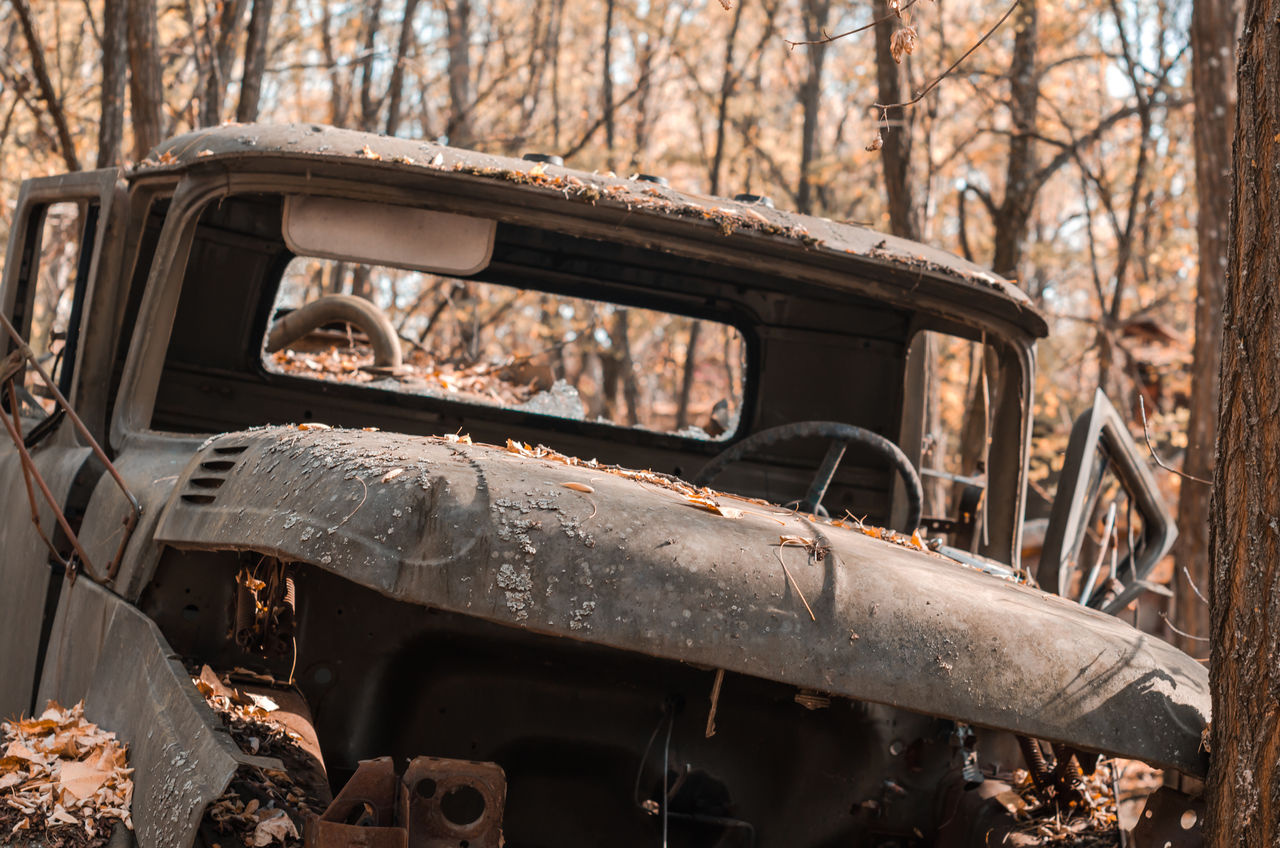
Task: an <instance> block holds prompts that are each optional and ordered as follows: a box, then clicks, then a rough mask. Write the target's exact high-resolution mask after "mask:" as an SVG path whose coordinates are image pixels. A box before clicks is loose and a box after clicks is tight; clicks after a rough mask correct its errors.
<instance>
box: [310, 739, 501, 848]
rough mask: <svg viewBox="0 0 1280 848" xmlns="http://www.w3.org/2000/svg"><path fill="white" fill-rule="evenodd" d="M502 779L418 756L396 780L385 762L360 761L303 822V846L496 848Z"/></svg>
mask: <svg viewBox="0 0 1280 848" xmlns="http://www.w3.org/2000/svg"><path fill="white" fill-rule="evenodd" d="M506 803H507V778H506V775H505V774H504V773H503V771H502V768H501V767H499V766H498V765H497V764H496V763H477V762H472V761H470V760H445V759H439V758H436V757H417V758H416V759H414V760H412V761H411V762H410V763H409V767H408V768H407V769H406V770H405V773H404V777H403V778H397V777H396V773H395V768H394V766H393V765H392V763H391V758H390V757H379V758H378V759H376V760H363V761H361V763H360V766H359V767H358V768H357V769H356V772H355V774H353V775H352V776H351V779H350V780H348V781H347V785H346V786H344V787H343V788H342V791H341V792H339V793H338V797H337V798H335V799H334V800H333V803H332V804H330V805H329V809H327V810H325V812H324V815H322V816H320V817H319V818H313V819H310V820H308V822H307V825H306V832H305V837H306V842H305V844H306V846H307V848H346V846H363V848H456V846H458V845H467V846H469V848H501V845H502V813H503V810H504V808H505V807H506Z"/></svg>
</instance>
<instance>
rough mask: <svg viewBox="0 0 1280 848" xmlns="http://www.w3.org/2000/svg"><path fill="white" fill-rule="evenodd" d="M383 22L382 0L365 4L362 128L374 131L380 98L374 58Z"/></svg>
mask: <svg viewBox="0 0 1280 848" xmlns="http://www.w3.org/2000/svg"><path fill="white" fill-rule="evenodd" d="M381 23H382V0H371V2H369V3H366V4H365V15H364V47H363V50H362V53H363V58H362V59H361V61H360V129H362V130H364V131H365V132H372V131H373V130H375V129H377V124H378V111H379V110H380V109H381V108H382V103H381V101H380V100H375V99H374V96H373V60H374V53H375V51H376V48H377V45H378V29H379V28H380V26H381Z"/></svg>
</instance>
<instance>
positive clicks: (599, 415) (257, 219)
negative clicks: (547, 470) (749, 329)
mask: <svg viewBox="0 0 1280 848" xmlns="http://www.w3.org/2000/svg"><path fill="white" fill-rule="evenodd" d="M337 202H338V203H339V204H341V203H344V201H337ZM350 204H351V207H352V208H353V209H355V211H357V212H358V211H362V210H361V207H364V208H365V209H372V210H374V211H375V212H376V213H379V214H375V215H373V216H371V217H372V218H373V219H375V220H376V224H377V226H379V227H381V228H383V229H386V228H387V227H388V226H389V224H388V221H389V218H388V216H387V215H386V214H385V209H386V206H385V205H384V204H370V203H365V202H358V201H350ZM397 209H399V210H404V211H405V212H407V213H408V214H409V215H410V216H412V215H414V214H418V213H421V214H423V215H431V216H435V218H434V219H431V220H428V221H427V222H426V223H427V224H428V225H431V226H434V225H435V224H437V223H438V222H439V219H440V218H446V219H447V218H456V219H462V218H463V216H458V215H449V214H448V213H434V212H427V211H426V210H416V209H411V208H409V207H398V208H397ZM299 217H301V216H298V215H296V214H295V215H294V216H293V218H294V221H293V223H291V222H290V198H286V197H282V196H280V195H271V194H255V195H236V196H233V197H230V198H224V199H222V200H220V201H215V202H213V203H211V204H209V205H207V206H206V207H205V208H204V209H203V210H202V211H201V213H200V216H199V221H198V223H197V225H196V229H195V232H194V235H193V238H192V242H191V252H190V255H189V257H188V262H187V267H186V269H185V271H184V282H183V287H182V290H183V293H182V297H181V299H180V302H179V306H178V314H177V316H176V321H175V328H174V333H173V335H172V337H171V340H170V346H169V351H168V355H167V357H166V366H165V377H164V378H163V379H162V383H161V387H160V391H159V393H158V395H157V402H156V408H155V412H154V414H153V426H156V427H157V428H158V429H176V430H184V431H185V430H192V429H195V430H213V429H226V428H227V427H228V426H232V425H234V424H240V425H254V424H262V423H283V422H284V421H285V420H286V417H289V416H292V417H291V418H289V420H292V419H293V418H296V419H298V420H305V419H307V418H310V417H312V416H311V413H312V412H313V411H314V412H316V413H317V415H316V416H315V417H316V418H318V419H320V420H323V416H324V415H325V414H326V412H325V410H328V414H332V413H333V409H332V407H333V405H334V404H335V403H341V401H340V400H339V399H340V398H343V397H346V398H352V399H358V398H363V400H357V401H356V405H357V406H359V407H361V408H364V409H366V410H368V409H369V405H370V404H375V405H376V404H387V405H388V409H390V408H391V407H392V406H394V407H397V408H399V409H400V410H402V411H401V412H399V413H395V415H394V417H396V418H403V417H404V415H406V414H412V410H414V409H421V410H427V411H430V410H438V411H439V412H440V413H442V414H445V415H446V416H449V417H453V418H457V417H458V416H459V415H461V416H463V417H464V418H470V417H475V418H488V419H492V420H496V421H501V420H506V419H507V416H506V415H505V414H504V413H503V410H506V411H515V412H517V413H533V414H534V415H537V416H544V417H548V420H547V424H548V426H551V427H554V426H556V425H554V423H553V421H552V420H551V419H554V418H564V419H571V420H575V421H577V422H583V423H585V424H603V425H606V426H611V427H620V428H627V429H629V430H631V431H633V432H637V433H638V434H639V433H643V432H645V431H648V432H653V433H657V434H664V435H668V436H670V435H676V436H678V437H683V438H687V439H693V440H701V441H719V440H724V439H728V438H730V437H732V436H733V435H734V432H735V431H736V429H737V426H738V421H739V418H740V416H741V410H742V404H743V397H744V394H745V393H746V387H747V382H748V376H747V373H746V361H747V358H748V340H747V338H746V337H745V336H744V334H743V333H742V332H741V331H740V330H738V329H737V328H736V327H735V326H733V325H731V324H729V323H721V322H720V321H715V320H707V319H704V318H698V317H692V316H690V315H687V314H681V312H682V311H683V309H684V307H682V306H676V307H675V308H674V309H673V308H671V307H669V306H667V305H666V304H667V303H669V302H671V303H676V304H679V303H680V302H682V301H691V302H692V303H697V302H698V301H697V300H696V299H694V298H690V297H689V296H688V293H687V292H682V291H680V285H679V282H680V280H679V274H678V273H676V272H675V271H673V266H674V264H675V258H674V257H671V256H668V255H665V254H656V253H653V252H651V251H643V250H639V249H629V248H626V247H624V246H622V245H613V244H606V243H602V242H593V241H589V240H586V239H582V238H575V237H569V236H563V235H560V234H557V233H552V232H544V231H539V230H532V229H528V228H523V227H516V226H514V225H496V226H495V225H494V224H493V223H492V222H488V226H489V228H490V230H491V231H496V233H497V237H496V242H497V244H496V246H494V245H490V246H489V248H488V250H482V251H481V253H482V254H483V260H484V261H483V262H480V263H475V259H476V255H477V254H476V252H475V251H474V250H468V249H465V248H463V249H461V250H459V249H458V247H457V245H456V244H442V245H440V246H441V248H442V250H441V254H442V255H443V256H444V258H443V259H442V260H441V261H442V262H443V263H444V264H445V266H446V267H444V268H437V267H433V260H432V255H433V254H432V249H431V248H432V245H431V244H430V240H431V238H432V235H431V228H430V227H427V228H426V230H425V232H423V231H422V229H423V228H419V231H418V232H411V233H410V234H409V236H410V239H409V240H410V241H413V242H414V243H415V244H417V243H418V242H421V244H420V245H418V246H417V247H416V248H412V249H409V250H408V251H406V250H405V248H404V245H403V242H404V239H396V238H394V234H389V233H385V232H384V233H372V234H371V238H370V239H369V246H368V249H366V247H365V246H363V245H362V243H361V241H360V238H359V237H360V236H361V233H360V232H359V223H358V221H356V222H354V223H353V220H352V218H351V217H349V216H348V217H346V218H341V219H339V221H338V223H339V225H340V226H341V227H344V228H346V229H354V230H356V233H355V236H356V239H355V240H354V241H353V240H352V238H351V234H350V233H347V234H345V238H346V242H347V243H346V245H340V246H343V247H344V252H341V253H337V252H331V251H329V250H328V248H329V247H330V246H331V245H332V244H334V243H337V242H340V241H341V239H340V238H336V237H335V238H328V237H327V236H326V234H325V233H324V231H323V228H322V229H321V230H320V237H319V238H317V237H316V235H315V233H312V234H310V235H309V236H308V235H307V234H306V233H303V234H302V237H299V233H298V227H297V225H296V221H297V220H298V219H299ZM390 220H394V218H392V219H390ZM465 220H469V221H480V220H481V219H464V221H465ZM446 223H447V221H446ZM282 224H283V227H284V228H285V229H284V231H282ZM472 229H474V227H473V228H472ZM445 231H446V233H447V236H448V237H451V238H454V240H455V241H457V240H458V239H466V238H470V237H471V236H469V235H468V234H467V232H465V228H464V231H463V232H462V234H461V235H460V236H459V235H458V232H457V231H456V228H454V230H449V229H448V228H445ZM352 245H354V247H352ZM291 247H292V248H294V249H291ZM299 249H301V250H304V251H306V253H299ZM326 253H329V254H330V255H329V256H323V254H326ZM626 253H630V254H631V255H632V258H631V260H630V261H628V258H627V257H626V256H624V254H626ZM307 254H322V255H321V256H317V255H307ZM361 254H363V255H361ZM491 254H492V255H491ZM383 256H391V257H392V258H393V259H394V260H395V261H394V262H387V261H379V260H381V259H382V258H383ZM459 257H461V258H459ZM636 257H638V261H639V264H636V261H637V259H636ZM458 262H461V263H462V266H461V267H457V266H456V263H458ZM468 262H471V263H475V264H477V265H478V268H475V269H473V268H471V267H465V266H466V264H467V263H468ZM449 263H455V267H454V268H452V269H451V268H449V267H448V265H449ZM451 270H452V273H450V271H451ZM473 270H474V273H471V272H472V271H473ZM211 291H216V292H217V294H216V295H215V294H212V293H211ZM352 294H354V295H357V296H359V297H362V298H364V299H366V300H367V301H369V302H370V303H372V304H373V305H374V306H376V307H377V309H378V311H380V312H381V313H382V314H383V315H384V316H385V318H386V320H387V321H388V322H389V324H390V326H391V327H392V328H394V330H393V332H394V334H395V336H397V337H398V338H397V343H398V345H399V347H400V349H401V351H402V355H403V363H402V367H401V368H399V369H395V370H394V371H392V370H391V369H380V368H377V367H370V366H373V364H374V363H373V357H372V351H371V349H370V341H371V340H370V339H369V337H368V333H367V332H365V331H364V329H362V328H360V327H358V326H354V325H350V324H347V323H344V322H342V321H332V322H327V323H324V324H321V325H320V326H317V327H315V328H313V330H312V331H311V332H308V333H307V334H305V336H304V337H302V338H298V339H294V340H291V341H290V343H289V344H287V345H286V346H284V347H283V348H277V349H273V350H270V351H268V350H267V345H266V344H265V342H266V338H267V337H268V336H269V335H270V332H271V329H272V327H273V325H274V324H275V322H276V321H278V320H279V319H280V318H281V317H283V316H285V315H287V314H288V313H289V312H290V311H292V310H296V309H298V308H299V307H302V306H306V305H307V304H310V303H315V302H316V301H318V300H321V299H324V298H328V297H331V296H333V295H352ZM593 295H594V296H593ZM228 301H231V303H228ZM236 301H238V304H237V303H235V302H236ZM619 301H623V302H619ZM637 304H642V305H637ZM698 308H701V307H698ZM690 311H695V310H694V309H690ZM218 325H220V326H222V327H226V328H227V331H226V332H221V333H220V332H218V330H217V329H216V326H218ZM229 325H230V326H229ZM235 325H238V326H235ZM690 354H692V355H690ZM228 372H233V373H228ZM234 372H238V373H239V374H240V375H241V376H240V377H235V376H234ZM216 374H224V375H226V376H227V378H229V380H230V382H228V383H226V388H225V390H224V391H223V393H224V394H225V395H226V396H228V397H232V396H237V395H245V394H250V395H251V394H252V390H251V389H249V388H248V387H247V386H246V385H245V384H244V380H245V379H246V378H250V377H251V375H253V374H257V375H258V377H257V378H256V382H257V383H258V384H259V385H261V384H262V381H263V380H265V381H266V383H267V385H277V386H279V387H280V389H281V390H284V394H281V395H279V396H278V398H276V399H275V400H271V401H269V402H268V403H266V404H265V406H267V407H271V411H265V410H264V411H261V412H260V411H257V410H254V409H251V408H244V409H240V410H222V411H218V412H215V413H214V414H213V415H211V418H212V419H215V420H211V421H210V422H209V426H207V427H206V426H201V425H200V423H199V421H198V416H197V415H195V414H193V412H192V411H191V410H190V409H183V408H179V407H180V405H181V402H182V401H183V400H184V399H185V398H187V397H189V396H190V395H191V394H193V393H195V392H196V391H197V386H196V383H197V381H200V382H201V383H202V384H203V385H208V386H210V387H213V386H212V383H210V380H212V379H213V378H214V377H215V375H216ZM304 382H311V383H313V385H312V386H310V387H306V386H305V385H304ZM316 384H319V385H316ZM166 385H167V386H168V387H169V388H171V389H174V391H167V390H166ZM286 386H288V387H290V388H288V389H287V390H286ZM299 387H302V388H303V389H304V391H305V395H304V394H300V393H299V391H298V388H299ZM213 388H215V389H216V387H213ZM306 397H311V398H314V399H315V403H309V402H306V400H305V398H306ZM326 398H328V400H326ZM294 407H296V409H295V408H294ZM304 407H305V408H304ZM282 415H283V416H285V417H282ZM370 417H371V419H373V420H369V422H368V423H369V424H370V425H379V424H382V423H383V422H379V421H378V420H376V417H377V416H376V413H375V414H373V415H372V416H370ZM428 417H430V416H428ZM233 418H234V419H241V418H242V419H244V420H235V421H233V420H231V419H233ZM530 423H532V421H531V422H530ZM387 424H388V425H389V422H387ZM574 426H583V425H582V424H575V425H574Z"/></svg>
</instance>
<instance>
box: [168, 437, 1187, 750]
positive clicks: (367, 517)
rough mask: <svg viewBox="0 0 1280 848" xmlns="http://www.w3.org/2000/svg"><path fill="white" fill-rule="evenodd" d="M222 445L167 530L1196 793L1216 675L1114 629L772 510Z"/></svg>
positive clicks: (861, 535)
mask: <svg viewBox="0 0 1280 848" xmlns="http://www.w3.org/2000/svg"><path fill="white" fill-rule="evenodd" d="M312 427H313V428H314V429H312V428H307V425H303V427H301V428H300V427H269V428H262V429H255V430H249V431H244V432H239V433H229V434H225V435H222V436H219V437H216V438H214V439H211V440H209V441H208V442H206V443H205V444H204V445H203V446H202V447H201V448H200V450H199V451H198V452H197V453H196V455H195V456H194V457H193V458H192V460H191V462H190V463H189V464H188V465H187V467H186V469H185V470H184V471H183V473H182V475H181V477H180V478H179V480H178V483H177V486H176V488H175V490H174V494H173V496H172V498H171V499H170V501H169V503H168V504H167V505H166V507H165V511H164V514H163V515H162V516H161V517H160V520H159V523H158V525H157V528H156V532H155V539H156V541H158V542H161V543H164V544H168V545H172V546H174V547H178V548H186V549H206V550H207V549H236V550H254V551H258V552H261V553H264V554H268V555H271V556H275V557H279V558H280V559H283V560H286V561H295V562H307V563H311V564H313V565H315V566H318V567H320V568H323V569H326V570H329V571H331V572H334V573H335V574H339V575H341V576H343V577H345V578H347V579H349V580H352V581H354V582H356V583H359V584H362V585H364V586H367V587H369V588H372V589H374V590H376V591H378V592H381V593H383V594H385V595H387V596H390V597H393V598H396V599H399V600H403V601H407V602H411V603H416V604H422V605H425V606H430V607H435V608H439V609H444V610H449V611H453V612H458V613H462V614H466V615H473V616H476V617H479V618H483V619H487V620H490V621H494V622H498V623H501V624H506V625H510V626H514V627H520V628H525V629H528V630H530V631H535V632H538V633H543V634H550V635H554V636H563V637H568V638H573V639H581V640H586V641H590V642H593V643H597V644H600V645H607V646H610V647H613V648H618V649H621V650H627V651H636V652H641V653H645V654H651V655H654V656H659V657H665V658H669V659H673V660H679V661H683V662H688V663H692V664H697V665H700V666H704V667H709V668H722V669H725V670H726V671H730V672H738V673H741V674H747V675H752V676H756V677H762V678H767V679H770V680H775V681H778V682H782V683H788V684H792V685H795V686H797V687H801V688H805V689H814V690H818V691H821V692H825V693H829V694H832V695H837V696H844V697H848V698H853V699H858V700H865V701H873V702H878V703H882V704H888V705H892V706H895V707H900V708H903V709H908V710H912V711H916V712H922V713H927V714H930V715H936V716H942V717H946V718H951V719H956V720H959V721H966V722H971V723H973V724H977V725H982V726H987V727H994V728H1001V729H1007V730H1011V731H1015V732H1018V733H1023V734H1026V735H1029V736H1034V737H1038V738H1041V739H1047V740H1052V741H1057V742H1064V743H1068V744H1071V745H1074V746H1077V747H1080V748H1084V749H1088V750H1094V751H1100V752H1106V753H1110V754H1116V755H1120V756H1127V757H1134V758H1138V759H1142V760H1145V761H1147V762H1149V763H1152V764H1153V765H1159V766H1165V767H1173V768H1177V769H1179V770H1180V771H1183V772H1186V773H1189V774H1196V775H1200V774H1203V773H1204V771H1205V767H1206V755H1205V753H1204V752H1203V751H1202V750H1201V747H1200V734H1201V731H1202V730H1203V729H1204V727H1205V726H1206V723H1207V721H1208V718H1209V689H1208V675H1207V673H1206V671H1205V670H1204V669H1203V668H1202V667H1201V666H1200V665H1199V664H1198V663H1196V662H1195V661H1194V660H1193V659H1192V658H1190V657H1188V656H1187V655H1186V654H1184V653H1182V652H1181V651H1179V650H1177V649H1176V648H1174V647H1173V646H1171V645H1169V644H1167V643H1165V642H1163V641H1161V640H1159V639H1156V638H1154V637H1152V636H1149V635H1147V634H1144V633H1141V632H1139V631H1137V630H1135V629H1133V628H1132V627H1130V626H1129V625H1127V624H1125V623H1124V622H1122V621H1120V620H1118V619H1116V618H1113V617H1111V616H1106V615H1102V614H1101V613H1097V612H1094V611H1092V610H1088V609H1085V608H1083V607H1080V606H1079V605H1077V604H1074V603H1071V602H1069V601H1067V600H1065V599H1063V598H1060V597H1058V596H1055V595H1049V594H1046V593H1044V592H1041V591H1038V590H1036V589H1032V588H1029V587H1026V586H1022V585H1017V584H1015V583H1013V582H1010V581H1007V580H1004V579H1001V578H999V577H995V576H992V575H988V574H985V573H982V572H980V571H977V570H975V569H972V568H968V567H966V566H963V565H960V564H957V563H955V562H953V561H951V560H948V559H946V558H943V557H941V556H938V555H936V554H932V553H928V552H925V551H919V550H915V549H912V548H910V547H908V546H904V545H902V544H896V543H894V542H891V541H885V540H883V539H881V538H877V537H876V536H877V534H875V533H871V534H869V533H867V532H863V531H861V530H859V529H857V528H849V527H837V526H831V525H829V524H827V523H819V522H815V521H812V520H808V519H806V518H804V517H801V516H796V515H793V514H791V513H788V512H785V511H783V510H781V509H778V508H776V507H770V506H767V505H764V504H759V503H755V502H749V501H742V500H738V499H732V498H728V497H720V498H719V499H718V500H719V503H720V507H719V508H718V509H717V508H714V507H713V506H712V504H713V503H714V502H711V501H709V502H706V503H699V502H698V500H697V499H696V498H695V499H691V498H690V497H688V494H687V490H684V491H682V490H681V488H680V486H679V485H673V484H671V483H669V482H668V481H666V480H665V479H663V478H660V477H659V476H658V475H652V474H643V473H639V474H637V473H631V474H619V473H614V472H611V471H609V470H606V469H603V468H599V467H593V466H591V465H589V464H577V465H575V464H570V463H568V462H565V461H564V459H563V458H559V457H552V458H539V457H536V456H531V455H529V452H528V451H526V450H525V449H524V448H522V447H521V446H519V445H512V446H510V447H509V448H507V449H503V448H499V447H492V446H486V445H473V444H470V443H469V441H468V440H466V439H465V438H462V439H459V438H457V437H446V438H418V437H409V436H402V435H396V434H388V433H381V432H372V431H352V430H336V429H320V428H318V427H316V425H312Z"/></svg>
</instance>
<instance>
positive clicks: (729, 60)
mask: <svg viewBox="0 0 1280 848" xmlns="http://www.w3.org/2000/svg"><path fill="white" fill-rule="evenodd" d="M741 24H742V4H741V3H739V4H738V5H737V6H735V7H734V9H733V24H732V25H731V26H730V27H729V37H728V38H727V39H726V40H725V44H724V70H723V72H722V73H721V75H720V101H719V103H718V104H717V106H716V146H715V152H714V153H713V154H712V157H711V192H710V193H711V195H712V196H713V197H715V196H719V194H720V170H721V168H722V165H723V162H724V140H725V131H726V130H727V129H728V123H729V100H730V98H732V97H733V89H734V87H735V85H736V83H737V81H738V71H737V69H736V68H735V67H734V65H733V46H734V42H736V41H737V40H738V27H739V26H740V25H741Z"/></svg>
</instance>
